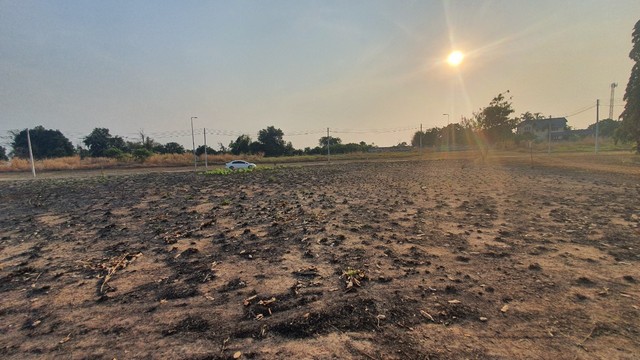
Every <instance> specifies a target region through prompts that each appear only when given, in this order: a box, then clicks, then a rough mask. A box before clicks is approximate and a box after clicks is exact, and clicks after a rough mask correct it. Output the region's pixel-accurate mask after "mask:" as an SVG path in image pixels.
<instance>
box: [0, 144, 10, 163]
mask: <svg viewBox="0 0 640 360" xmlns="http://www.w3.org/2000/svg"><path fill="white" fill-rule="evenodd" d="M0 160H4V161H7V160H9V158H8V157H7V149H5V148H4V147H3V146H0Z"/></svg>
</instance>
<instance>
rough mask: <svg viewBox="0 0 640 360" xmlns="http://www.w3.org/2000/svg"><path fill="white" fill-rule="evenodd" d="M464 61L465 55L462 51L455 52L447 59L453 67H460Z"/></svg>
mask: <svg viewBox="0 0 640 360" xmlns="http://www.w3.org/2000/svg"><path fill="white" fill-rule="evenodd" d="M462 59H464V55H463V54H462V53H461V52H460V51H454V52H452V53H451V54H449V57H448V58H447V62H448V63H449V65H451V66H458V65H460V63H462Z"/></svg>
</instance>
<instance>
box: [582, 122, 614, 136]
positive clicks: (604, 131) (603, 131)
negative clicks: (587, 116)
mask: <svg viewBox="0 0 640 360" xmlns="http://www.w3.org/2000/svg"><path fill="white" fill-rule="evenodd" d="M621 123H622V122H621V121H616V120H613V119H604V120H601V121H599V122H598V136H603V137H612V136H614V134H615V133H616V130H617V129H618V128H619V127H620V124H621ZM587 129H588V130H591V131H592V132H593V133H594V134H595V133H596V124H591V125H589V127H588V128H587Z"/></svg>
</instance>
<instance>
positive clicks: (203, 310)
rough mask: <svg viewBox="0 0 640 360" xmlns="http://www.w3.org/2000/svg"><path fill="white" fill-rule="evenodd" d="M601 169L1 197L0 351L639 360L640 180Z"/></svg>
mask: <svg viewBox="0 0 640 360" xmlns="http://www.w3.org/2000/svg"><path fill="white" fill-rule="evenodd" d="M605 165H606V166H607V168H606V170H607V171H601V170H602V169H589V168H586V169H585V168H580V167H579V166H575V162H572V161H568V162H566V163H564V164H563V163H554V164H551V165H550V166H541V165H540V164H537V165H536V166H535V167H533V168H531V167H530V166H529V164H528V163H526V162H522V161H520V162H517V161H493V162H491V163H481V162H479V161H477V160H476V161H474V160H464V159H463V160H423V161H402V162H384V163H382V162H373V163H353V164H334V165H328V166H311V167H288V168H280V169H272V170H264V171H256V172H253V173H247V174H232V175H228V176H220V175H217V176H203V175H200V176H195V175H194V174H192V173H145V174H137V175H136V174H128V175H117V176H106V177H102V176H95V177H86V178H69V179H65V178H55V179H42V180H34V181H4V182H2V183H0V185H1V186H0V239H1V240H0V299H1V301H0V353H1V354H3V355H2V357H3V358H5V359H7V358H8V359H25V358H38V359H40V358H71V359H81V358H91V359H114V358H117V359H169V358H171V359H232V358H241V359H289V358H293V359H634V358H635V359H637V358H638V354H640V287H639V282H640V267H639V266H638V265H639V264H640V201H639V199H640V175H638V173H637V167H636V166H634V165H625V166H621V169H622V171H620V172H616V171H612V169H613V168H612V167H611V163H609V162H608V163H607V164H605ZM605 165H603V166H605ZM613 170H615V169H613Z"/></svg>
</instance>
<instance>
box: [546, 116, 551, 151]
mask: <svg viewBox="0 0 640 360" xmlns="http://www.w3.org/2000/svg"><path fill="white" fill-rule="evenodd" d="M548 121H549V124H548V127H547V134H548V135H549V139H548V140H547V154H551V118H549V120H548Z"/></svg>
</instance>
